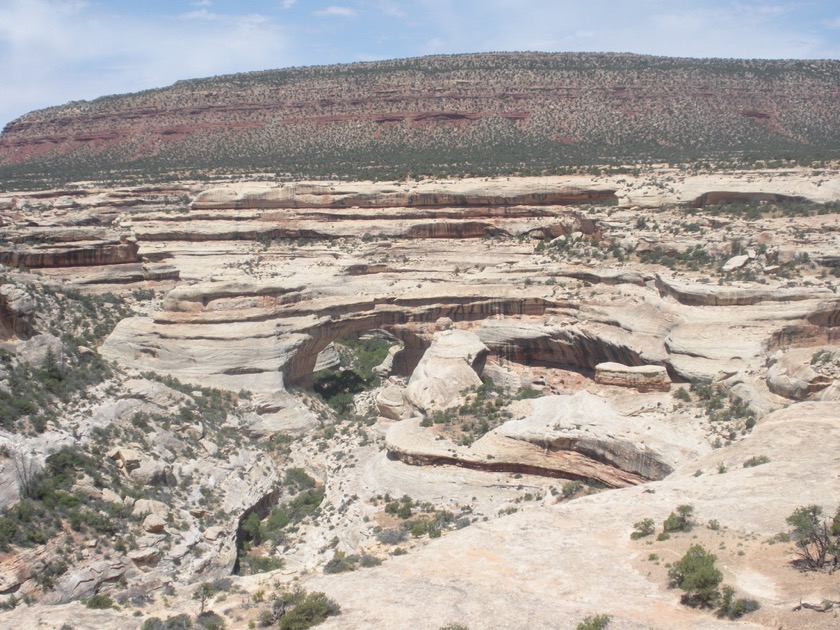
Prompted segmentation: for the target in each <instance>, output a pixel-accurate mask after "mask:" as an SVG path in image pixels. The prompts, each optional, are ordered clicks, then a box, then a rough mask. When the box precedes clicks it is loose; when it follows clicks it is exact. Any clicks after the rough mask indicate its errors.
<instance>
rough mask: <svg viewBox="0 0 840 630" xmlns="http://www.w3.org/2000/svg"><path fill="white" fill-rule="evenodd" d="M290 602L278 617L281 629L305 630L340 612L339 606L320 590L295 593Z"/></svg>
mask: <svg viewBox="0 0 840 630" xmlns="http://www.w3.org/2000/svg"><path fill="white" fill-rule="evenodd" d="M291 603H292V604H293V606H292V607H291V608H288V607H287V609H286V612H285V614H284V615H283V616H282V617H280V628H281V630H306V628H311V627H312V626H317V625H318V624H319V623H322V622H324V621H325V620H326V619H327V617H332V616H333V615H338V614H339V613H340V612H341V607H340V606H339V605H338V604H337V603H336V602H335V601H334V600H332V599H330V598H329V597H327V596H326V594H324V593H321V592H315V593H307V594H305V595H300V594H297V595H296V596H295V597H294V598H293V600H292V602H291Z"/></svg>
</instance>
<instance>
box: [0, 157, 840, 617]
mask: <svg viewBox="0 0 840 630" xmlns="http://www.w3.org/2000/svg"><path fill="white" fill-rule="evenodd" d="M838 201H840V177H838V172H837V171H836V170H832V169H820V170H812V169H788V170H765V171H743V172H728V173H722V174H721V173H713V172H689V171H684V170H679V169H672V168H666V167H661V168H653V167H645V168H644V169H640V170H638V169H635V170H634V169H627V172H622V173H613V174H605V175H602V176H597V177H596V176H569V177H552V178H502V179H495V180H494V179H481V180H477V179H476V180H457V181H456V180H446V181H443V180H426V181H421V182H410V181H408V182H407V181H401V182H276V181H244V180H243V181H215V182H186V183H180V184H167V185H160V184H149V185H147V186H143V187H133V188H108V187H106V186H101V185H94V184H92V183H79V184H76V185H73V186H68V187H66V188H65V189H62V190H55V191H39V192H25V193H24V192H21V193H17V194H12V193H9V194H5V195H4V196H3V197H0V263H2V264H3V265H4V266H3V268H2V274H3V281H2V283H0V284H2V286H0V323H2V326H1V327H0V332H2V334H3V340H2V341H0V349H2V354H0V358H2V365H0V378H2V380H0V403H2V404H3V405H5V406H4V407H3V410H4V411H3V413H4V414H6V415H7V416H8V417H7V418H4V420H3V424H2V427H0V448H2V451H0V453H2V455H0V481H2V485H1V486H0V487H2V491H0V506H2V507H3V508H4V510H5V511H4V516H3V519H4V520H3V531H2V532H0V543H2V545H0V546H2V547H4V550H3V551H1V552H0V594H2V595H0V597H2V599H3V601H2V604H3V608H4V610H3V611H0V625H3V626H6V627H13V626H17V627H23V628H26V627H43V628H56V629H58V628H62V627H65V628H66V627H72V628H76V629H79V628H100V629H107V628H115V629H116V628H135V627H137V628H139V627H141V626H142V625H143V624H144V623H147V624H148V623H149V622H148V620H149V619H151V618H158V619H161V620H165V619H166V618H174V617H176V616H177V615H181V614H185V615H188V616H189V617H190V618H193V619H196V623H199V622H208V619H209V620H210V621H209V622H208V623H210V622H212V623H219V622H223V623H224V624H225V627H228V628H246V627H260V626H261V625H263V624H268V623H271V624H276V622H277V621H278V619H282V617H279V616H278V615H277V614H275V612H276V606H273V600H275V599H276V596H277V595H278V594H279V593H282V592H284V591H288V590H289V589H293V588H295V587H296V586H299V587H301V588H303V589H305V590H306V591H308V592H323V593H325V594H326V595H327V596H328V597H329V598H331V599H332V600H334V601H335V602H336V603H337V604H338V605H339V606H340V614H337V615H333V616H329V617H328V618H327V619H326V621H324V623H323V625H321V626H320V627H322V628H325V629H326V628H385V627H387V628H420V629H425V628H429V629H438V628H441V627H445V626H447V625H451V624H462V625H463V626H466V627H468V628H471V629H473V630H476V629H484V628H487V629H490V628H511V627H512V628H525V627H529V628H559V629H566V628H569V629H571V628H575V627H576V625H577V624H578V623H580V622H581V621H583V620H584V619H585V618H586V617H587V616H591V615H596V614H601V615H609V616H610V617H611V622H610V625H609V626H608V627H609V628H610V629H618V630H621V629H631V628H657V629H658V628H661V629H671V628H727V627H745V628H774V629H777V628H790V629H793V628H815V629H816V628H833V627H836V625H837V618H836V614H835V613H834V612H833V611H832V610H829V611H827V612H819V611H816V610H813V609H808V608H803V609H800V610H794V608H796V607H797V606H798V605H799V604H800V603H801V602H805V603H810V604H814V605H819V604H820V603H821V602H823V601H824V600H829V601H835V600H840V596H838V592H837V590H838V589H837V580H836V577H834V576H832V575H831V574H830V573H829V572H828V571H805V570H803V569H802V566H801V563H799V562H797V558H798V555H797V547H796V546H795V545H794V542H793V541H791V540H790V537H789V533H790V527H789V525H788V523H787V522H786V519H787V518H788V517H789V516H790V515H791V514H792V513H793V512H794V510H796V509H797V508H798V507H803V506H809V505H818V506H820V507H821V508H822V509H823V511H824V514H825V515H826V517H828V518H830V517H831V516H832V515H833V514H834V513H835V511H836V510H837V507H838V506H837V503H838V499H837V497H838V496H840V468H838V460H837V452H838V450H840V425H839V424H838V419H840V402H839V401H840V351H838V347H837V332H836V330H835V329H836V328H837V326H838V325H840V298H838V297H837V288H838V286H840V271H839V270H840V231H838V230H840V221H839V220H838V218H839V217H840V205H838ZM373 356H375V360H373V359H370V357H373ZM371 368H373V369H371ZM57 454H58V455H60V457H59V456H57ZM686 505H688V506H691V511H692V514H693V521H694V523H693V527H691V528H690V529H689V528H686V530H687V531H673V532H671V533H670V535H660V534H662V533H663V532H662V530H663V522H665V521H666V520H667V519H668V517H669V515H670V514H671V513H672V512H675V511H676V510H677V508H678V506H686ZM21 506H25V507H26V509H25V510H24V509H23V508H21ZM645 519H652V521H653V524H654V530H655V531H654V533H653V534H651V535H645V536H638V535H637V536H632V535H633V534H634V532H638V527H636V526H637V524H639V523H642V522H643V521H645ZM33 532H34V533H33ZM36 534H37V535H36ZM697 544H700V545H702V546H703V547H704V548H705V549H707V550H708V551H710V552H712V553H714V554H715V555H716V556H717V562H716V566H717V568H718V569H719V570H720V571H721V572H722V574H723V583H724V584H726V585H729V586H731V587H733V588H734V589H735V592H736V597H738V598H744V599H749V600H754V601H755V602H757V603H758V604H759V608H758V609H757V610H755V611H752V612H749V613H747V614H745V615H744V616H742V617H740V618H739V619H737V620H728V619H723V618H720V617H718V616H716V615H715V613H714V610H712V609H704V608H693V607H689V606H686V605H684V604H683V603H681V596H682V592H681V591H680V589H678V588H673V587H671V585H670V584H669V577H668V573H669V568H670V567H671V566H672V565H673V563H674V562H676V561H677V560H679V559H680V558H681V557H682V556H683V554H684V553H685V552H686V550H687V549H688V548H689V547H691V546H692V545H697ZM203 584H207V585H213V588H212V589H211V593H210V595H209V596H208V597H207V598H206V602H200V601H199V600H198V599H196V598H195V597H194V593H196V590H197V589H198V588H200V586H201V585H203ZM98 595H108V596H109V597H110V598H112V600H113V606H109V607H107V608H104V609H96V608H95V607H91V601H96V599H93V600H92V599H91V598H95V597H96V596H98ZM206 611H212V612H213V613H215V616H212V618H211V616H208V615H207V614H206ZM272 611H275V612H272ZM200 612H204V613H205V614H204V615H203V616H202V615H199V613H200ZM272 615H274V616H272ZM173 623H174V622H173ZM146 627H156V626H150V625H147V626H146ZM161 627H164V626H161ZM172 627H175V626H172Z"/></svg>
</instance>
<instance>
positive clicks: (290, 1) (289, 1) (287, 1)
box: [280, 0, 297, 9]
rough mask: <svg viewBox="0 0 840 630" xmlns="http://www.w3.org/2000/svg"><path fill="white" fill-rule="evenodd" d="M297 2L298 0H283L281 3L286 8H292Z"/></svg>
mask: <svg viewBox="0 0 840 630" xmlns="http://www.w3.org/2000/svg"><path fill="white" fill-rule="evenodd" d="M296 4H297V0H283V2H282V3H281V4H280V6H281V7H283V8H284V9H291V8H292V7H293V6H295V5H296Z"/></svg>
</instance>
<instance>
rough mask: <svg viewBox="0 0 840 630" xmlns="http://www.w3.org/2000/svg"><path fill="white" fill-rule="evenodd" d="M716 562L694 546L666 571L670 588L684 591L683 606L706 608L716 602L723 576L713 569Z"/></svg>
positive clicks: (708, 554)
mask: <svg viewBox="0 0 840 630" xmlns="http://www.w3.org/2000/svg"><path fill="white" fill-rule="evenodd" d="M716 560H717V557H716V556H715V555H714V554H711V553H709V552H707V551H706V550H705V549H704V548H703V547H702V546H701V545H694V546H692V547H691V548H689V550H688V551H687V552H686V553H685V555H684V556H683V557H682V558H680V560H678V561H677V562H675V563H674V566H672V567H671V569H670V570H669V571H668V577H669V579H670V580H671V586H674V587H679V588H681V589H682V590H683V591H685V595H683V598H682V602H683V603H684V604H686V605H687V606H693V607H707V606H711V605H712V604H714V602H715V601H716V600H717V598H718V586H720V583H721V581H722V580H723V574H722V573H721V572H720V571H719V570H718V569H717V568H716V567H715V561H716Z"/></svg>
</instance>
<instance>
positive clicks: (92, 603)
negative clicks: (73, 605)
mask: <svg viewBox="0 0 840 630" xmlns="http://www.w3.org/2000/svg"><path fill="white" fill-rule="evenodd" d="M84 603H85V606H87V607H88V608H93V609H95V610H104V609H105V608H113V607H114V600H113V599H111V596H110V595H108V594H107V593H97V594H96V595H91V596H90V597H88V598H87V599H86V600H84Z"/></svg>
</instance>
